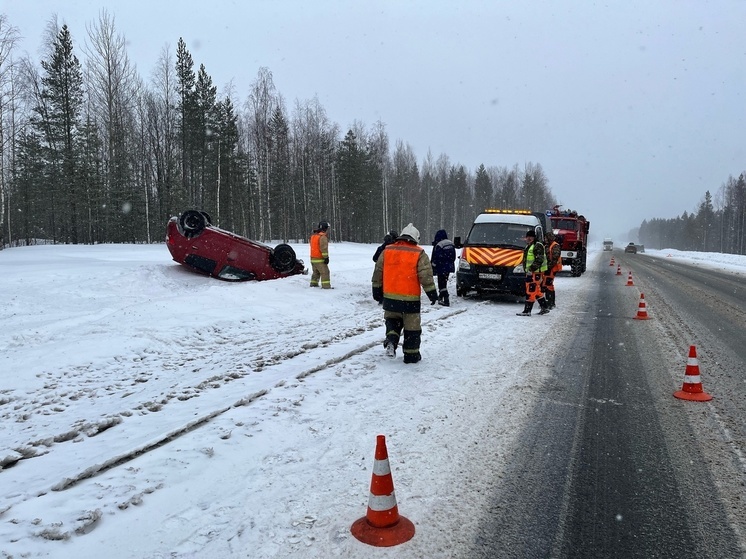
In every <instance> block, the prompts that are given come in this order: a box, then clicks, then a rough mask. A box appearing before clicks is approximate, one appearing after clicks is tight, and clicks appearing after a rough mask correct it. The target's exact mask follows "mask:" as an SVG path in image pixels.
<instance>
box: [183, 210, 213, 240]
mask: <svg viewBox="0 0 746 559" xmlns="http://www.w3.org/2000/svg"><path fill="white" fill-rule="evenodd" d="M179 225H181V228H182V229H183V230H184V233H185V234H186V235H187V236H188V237H193V236H195V235H199V234H200V233H201V232H202V230H203V229H204V228H205V226H206V225H207V219H206V218H205V216H204V215H202V212H198V211H197V210H187V211H185V212H184V213H183V214H181V217H180V218H179Z"/></svg>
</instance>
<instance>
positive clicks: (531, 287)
mask: <svg viewBox="0 0 746 559" xmlns="http://www.w3.org/2000/svg"><path fill="white" fill-rule="evenodd" d="M523 269H524V271H525V272H526V306H525V307H523V312H519V313H516V314H517V315H518V316H531V309H533V308H534V302H535V301H539V306H540V307H541V310H540V311H539V314H547V313H548V312H549V305H548V304H547V302H546V299H544V294H543V293H542V292H541V281H542V275H543V273H544V272H546V271H547V260H546V258H545V256H544V245H543V244H542V243H540V242H539V241H537V240H536V232H535V231H534V230H533V229H529V230H528V231H527V232H526V248H525V249H524V250H523Z"/></svg>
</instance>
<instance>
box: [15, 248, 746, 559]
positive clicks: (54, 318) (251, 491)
mask: <svg viewBox="0 0 746 559" xmlns="http://www.w3.org/2000/svg"><path fill="white" fill-rule="evenodd" d="M293 247H294V248H295V250H296V252H297V253H298V256H299V257H300V258H304V259H305V260H306V261H307V260H308V245H298V244H296V245H293ZM374 250H375V245H360V244H352V243H332V245H331V249H330V252H331V254H330V256H331V264H330V267H331V272H332V285H333V286H334V288H335V289H333V290H330V291H323V290H320V289H311V288H309V287H308V276H294V277H290V278H286V279H281V280H273V281H267V282H249V283H226V282H221V281H219V280H215V279H212V278H208V277H204V276H200V275H197V274H194V273H192V272H190V271H188V270H187V269H185V268H184V267H182V266H180V265H178V264H176V263H174V262H173V261H171V259H170V255H169V254H168V251H167V249H166V248H165V246H164V245H162V244H160V245H148V246H144V245H104V246H101V245H99V246H34V247H26V248H13V249H7V250H3V251H0V271H1V272H2V273H0V293H2V298H1V299H0V324H2V327H0V370H1V371H2V372H1V373H0V378H2V384H0V419H1V420H2V421H1V422H0V466H2V467H3V469H2V470H0V557H76V558H77V559H85V558H100V557H102V556H105V557H107V559H117V558H127V559H130V558H167V557H168V558H187V557H195V558H196V557H199V558H231V557H251V558H254V559H259V558H270V557H299V558H305V557H308V558H322V557H323V558H328V557H344V558H369V557H405V558H410V557H411V558H414V557H428V558H439V557H441V558H446V557H452V556H453V554H452V551H451V550H454V549H458V548H459V546H460V545H461V544H462V543H463V542H468V541H470V536H471V534H473V528H474V525H475V523H476V521H477V518H476V516H477V515H475V514H473V512H472V511H474V510H478V509H479V507H480V505H481V504H482V503H483V502H485V500H486V499H487V498H488V496H489V495H490V491H491V488H493V487H494V485H495V484H496V483H497V480H499V477H500V473H501V470H502V469H503V468H504V466H505V464H506V461H507V460H509V458H510V453H511V451H512V450H511V449H512V448H513V447H514V445H515V444H518V442H517V441H515V440H514V436H515V434H516V433H517V432H518V430H519V427H520V425H521V424H522V423H523V422H524V421H525V420H526V419H527V413H528V412H529V411H530V408H531V404H532V402H533V399H534V397H535V396H536V394H537V389H538V388H539V387H540V386H541V383H542V380H543V379H544V378H545V377H546V376H547V375H548V373H549V371H548V367H549V365H550V363H551V358H550V356H552V355H554V352H555V351H557V350H558V348H559V347H560V346H561V345H562V343H563V342H564V341H565V340H566V339H567V337H568V336H569V335H570V333H571V332H572V330H573V328H574V326H575V323H576V320H577V319H578V317H582V316H583V315H584V313H585V311H586V309H585V308H584V306H583V294H584V291H585V290H586V289H588V288H589V287H590V286H591V285H592V282H593V275H594V272H595V273H607V271H608V270H609V268H608V253H606V254H604V253H602V252H601V251H597V252H593V253H592V254H591V255H590V259H589V273H587V274H584V275H583V276H582V277H580V278H571V277H569V275H562V276H560V277H559V278H558V279H557V293H558V295H557V303H558V306H559V308H558V309H557V310H555V311H553V312H552V313H550V314H549V315H547V316H543V317H542V316H532V317H530V318H521V317H517V316H515V313H516V312H517V311H518V310H520V308H521V305H519V304H517V303H516V302H515V301H512V300H507V299H503V300H485V301H480V300H472V299H462V298H458V297H455V296H454V292H455V289H454V286H453V284H452V285H451V293H452V298H451V300H452V306H451V307H450V308H446V307H440V306H435V307H431V306H430V305H429V304H427V299H426V298H425V297H424V296H423V335H422V354H423V360H422V361H421V362H420V363H418V364H415V365H404V364H403V363H402V361H401V357H400V356H399V357H398V358H397V359H396V360H390V359H388V358H386V357H385V355H384V353H383V348H382V346H381V341H382V339H383V318H382V315H383V312H382V311H381V308H380V307H379V305H377V304H376V303H375V302H374V301H373V300H372V299H371V296H370V276H371V273H372V270H373V262H372V260H371V256H372V254H373V252H374ZM427 250H428V252H429V248H427ZM646 254H647V255H652V256H657V257H661V258H675V259H686V260H694V261H696V262H697V264H699V265H703V266H714V267H718V268H727V269H733V270H737V271H739V272H746V257H743V256H740V257H736V256H732V255H718V254H711V253H708V254H703V253H682V252H680V251H673V250H661V251H655V250H650V249H648V250H647V252H646ZM452 281H453V278H452ZM635 297H636V296H635V295H634V294H630V309H631V312H634V310H636V309H637V302H638V301H637V299H636V298H635ZM537 337H538V338H541V339H542V340H543V343H542V346H541V347H542V348H543V351H545V352H546V356H547V357H546V359H536V358H535V354H534V352H535V347H536V343H535V341H536V339H537ZM379 434H383V435H385V436H386V441H387V447H388V453H389V461H390V465H391V469H392V473H393V480H394V485H395V489H396V497H397V502H398V505H399V512H400V514H402V515H403V516H405V517H406V518H408V519H410V520H411V521H412V522H413V523H414V524H415V526H416V534H415V536H414V538H413V539H412V540H410V541H409V542H407V543H404V544H402V545H400V546H397V547H392V548H372V547H370V546H368V545H366V544H363V543H361V542H359V541H357V540H356V539H355V538H354V537H353V536H352V535H351V534H350V526H351V525H352V523H353V522H354V521H355V520H357V519H358V518H360V517H361V516H364V515H365V512H366V508H367V505H368V496H369V488H370V482H371V475H372V466H373V458H374V450H375V442H376V436H377V435H379ZM485 440H489V444H488V445H486V444H483V443H484V441H485Z"/></svg>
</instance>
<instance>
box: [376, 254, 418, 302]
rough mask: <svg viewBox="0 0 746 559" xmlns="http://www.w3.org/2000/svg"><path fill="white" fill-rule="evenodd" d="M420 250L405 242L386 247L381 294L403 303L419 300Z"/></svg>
mask: <svg viewBox="0 0 746 559" xmlns="http://www.w3.org/2000/svg"><path fill="white" fill-rule="evenodd" d="M421 253H422V249H421V248H420V247H419V246H417V245H412V244H409V243H407V242H405V241H402V242H396V243H394V244H392V245H389V246H387V247H386V249H385V251H384V255H385V256H384V258H383V293H384V296H385V297H390V298H393V299H400V300H404V301H419V300H420V279H419V276H418V275H417V263H418V261H419V259H420V254H421Z"/></svg>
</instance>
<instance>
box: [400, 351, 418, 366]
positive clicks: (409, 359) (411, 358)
mask: <svg viewBox="0 0 746 559" xmlns="http://www.w3.org/2000/svg"><path fill="white" fill-rule="evenodd" d="M421 359H422V355H420V352H419V351H418V352H417V353H405V354H404V362H405V363H417V362H418V361H420V360H421Z"/></svg>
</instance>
